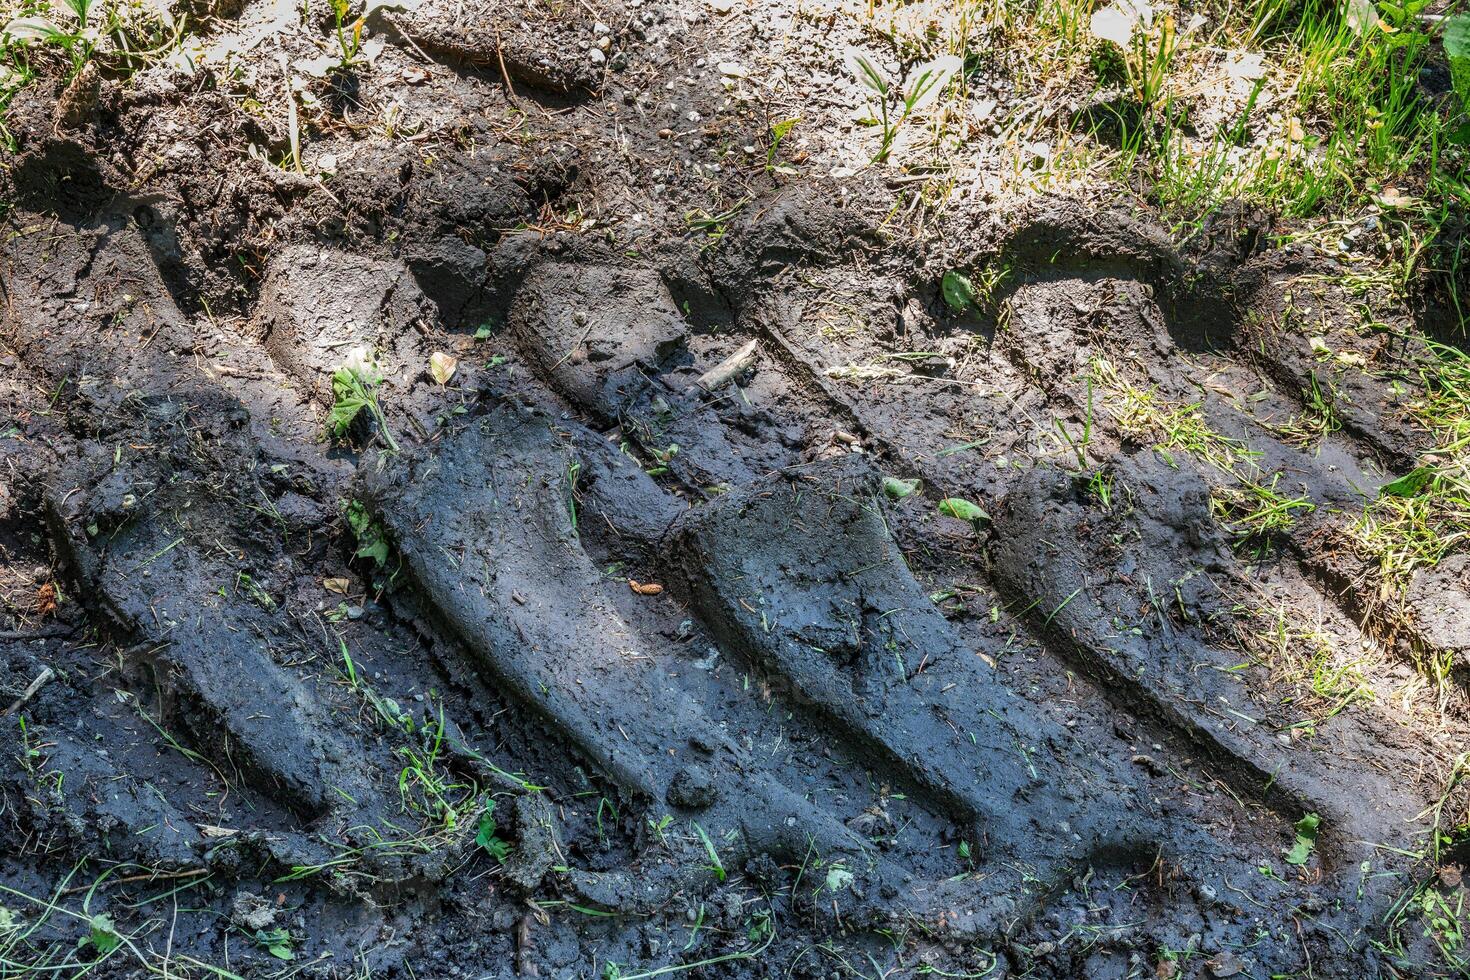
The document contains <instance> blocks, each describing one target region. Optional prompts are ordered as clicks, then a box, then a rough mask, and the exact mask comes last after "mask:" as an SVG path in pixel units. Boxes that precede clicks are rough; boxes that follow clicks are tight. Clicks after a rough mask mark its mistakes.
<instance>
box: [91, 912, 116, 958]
mask: <svg viewBox="0 0 1470 980" xmlns="http://www.w3.org/2000/svg"><path fill="white" fill-rule="evenodd" d="M91 927H92V928H91V932H90V933H89V934H88V936H87V938H86V939H85V940H83V942H85V943H90V944H91V946H92V948H93V949H95V950H96V951H97V952H99V953H101V954H102V955H103V956H106V955H107V954H108V953H110V952H112V951H113V950H114V949H117V948H118V947H119V946H121V945H122V936H119V935H118V933H117V926H115V925H113V923H112V916H110V915H107V914H106V913H104V914H102V915H94V916H92V921H91Z"/></svg>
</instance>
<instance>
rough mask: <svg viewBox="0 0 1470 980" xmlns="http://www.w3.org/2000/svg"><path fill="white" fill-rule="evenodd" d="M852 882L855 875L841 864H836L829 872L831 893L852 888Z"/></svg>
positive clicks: (828, 879) (828, 880) (828, 888)
mask: <svg viewBox="0 0 1470 980" xmlns="http://www.w3.org/2000/svg"><path fill="white" fill-rule="evenodd" d="M852 882H853V873H852V872H851V871H848V870H847V869H846V868H844V867H842V865H840V864H834V865H833V866H832V867H831V869H830V870H828V872H827V890H828V891H829V892H837V891H841V890H842V889H844V888H847V887H849V886H851V885H852Z"/></svg>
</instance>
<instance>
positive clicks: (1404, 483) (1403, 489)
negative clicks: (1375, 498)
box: [1378, 466, 1436, 497]
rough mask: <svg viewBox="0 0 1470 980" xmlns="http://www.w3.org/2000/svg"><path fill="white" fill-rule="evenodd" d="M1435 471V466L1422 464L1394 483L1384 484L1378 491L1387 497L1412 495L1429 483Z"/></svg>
mask: <svg viewBox="0 0 1470 980" xmlns="http://www.w3.org/2000/svg"><path fill="white" fill-rule="evenodd" d="M1435 473H1436V470H1435V468H1434V467H1432V466H1421V467H1419V468H1418V469H1416V470H1414V471H1413V472H1411V473H1409V474H1408V475H1407V476H1401V477H1399V478H1398V479H1397V480H1394V481H1393V482H1392V483H1386V484H1384V485H1383V487H1382V488H1381V489H1380V490H1379V491H1378V493H1379V494H1380V495H1381V496H1385V497H1412V496H1414V495H1415V494H1417V493H1418V492H1419V491H1420V490H1423V489H1424V488H1425V487H1426V486H1428V485H1429V482H1430V481H1431V480H1433V479H1434V475H1435Z"/></svg>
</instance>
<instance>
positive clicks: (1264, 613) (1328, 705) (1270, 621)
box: [1235, 604, 1375, 735]
mask: <svg viewBox="0 0 1470 980" xmlns="http://www.w3.org/2000/svg"><path fill="white" fill-rule="evenodd" d="M1235 629H1236V634H1237V636H1238V637H1239V639H1240V642H1241V646H1243V647H1244V648H1245V649H1246V650H1247V651H1248V652H1249V653H1250V654H1251V655H1252V656H1253V657H1254V658H1255V660H1256V662H1257V663H1258V664H1259V665H1260V666H1261V667H1263V668H1264V669H1265V670H1266V671H1267V672H1268V673H1269V674H1270V677H1271V682H1272V685H1273V687H1275V686H1277V685H1287V686H1288V687H1289V688H1290V693H1289V694H1287V695H1286V696H1285V697H1284V698H1283V699H1282V704H1283V706H1285V707H1288V708H1291V709H1294V710H1299V711H1301V712H1302V713H1303V717H1302V718H1300V719H1299V720H1297V721H1294V722H1291V723H1289V724H1287V725H1284V726H1282V730H1293V731H1298V732H1300V733H1302V734H1305V735H1314V734H1316V731H1317V728H1318V727H1319V726H1321V725H1322V723H1323V722H1325V721H1327V720H1328V719H1329V718H1332V717H1334V716H1336V715H1338V714H1340V713H1341V712H1343V711H1344V710H1346V709H1347V708H1348V707H1349V706H1350V705H1352V704H1354V703H1356V702H1358V701H1367V700H1372V699H1373V698H1374V696H1375V695H1374V693H1373V689H1372V688H1371V687H1369V686H1368V678H1367V675H1366V674H1365V672H1364V667H1365V666H1366V664H1365V662H1364V661H1363V660H1362V659H1360V658H1353V657H1350V656H1348V655H1347V654H1346V653H1344V652H1343V651H1342V650H1341V649H1339V648H1338V646H1337V644H1336V643H1334V642H1333V639H1332V637H1330V636H1329V635H1328V634H1327V633H1326V632H1325V631H1324V630H1323V629H1322V627H1321V625H1320V624H1318V625H1315V626H1309V625H1304V624H1302V623H1300V622H1298V621H1297V620H1296V618H1295V617H1294V616H1292V615H1291V614H1290V613H1289V612H1288V610H1287V608H1286V606H1284V605H1279V604H1278V605H1277V606H1275V607H1274V608H1264V607H1258V608H1251V609H1248V610H1247V611H1246V614H1245V615H1243V616H1241V617H1240V618H1239V619H1238V620H1237V621H1236V626H1235Z"/></svg>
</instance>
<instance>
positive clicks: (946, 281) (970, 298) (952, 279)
mask: <svg viewBox="0 0 1470 980" xmlns="http://www.w3.org/2000/svg"><path fill="white" fill-rule="evenodd" d="M939 291H940V292H941V293H942V294H943V295H944V302H945V303H946V304H947V305H948V306H949V308H950V309H952V310H954V311H955V312H956V313H963V312H965V311H966V310H968V309H969V308H970V307H972V306H974V305H975V295H976V294H975V284H974V283H973V282H971V281H970V280H969V278H968V277H967V276H965V275H964V274H962V273H959V272H956V271H955V270H953V269H951V270H949V271H948V272H946V273H945V274H944V278H943V279H941V280H940V281H939Z"/></svg>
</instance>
